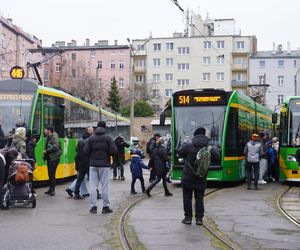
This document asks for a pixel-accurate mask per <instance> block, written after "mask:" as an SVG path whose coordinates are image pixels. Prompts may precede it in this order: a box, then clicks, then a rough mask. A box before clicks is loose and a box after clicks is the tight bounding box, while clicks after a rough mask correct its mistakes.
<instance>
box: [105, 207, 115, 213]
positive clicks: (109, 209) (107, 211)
mask: <svg viewBox="0 0 300 250" xmlns="http://www.w3.org/2000/svg"><path fill="white" fill-rule="evenodd" d="M112 212H113V210H112V209H111V208H110V207H103V208H102V213H103V214H109V213H112Z"/></svg>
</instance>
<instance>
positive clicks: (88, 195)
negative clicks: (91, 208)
mask: <svg viewBox="0 0 300 250" xmlns="http://www.w3.org/2000/svg"><path fill="white" fill-rule="evenodd" d="M82 197H84V198H86V197H90V194H89V193H86V194H83V195H82Z"/></svg>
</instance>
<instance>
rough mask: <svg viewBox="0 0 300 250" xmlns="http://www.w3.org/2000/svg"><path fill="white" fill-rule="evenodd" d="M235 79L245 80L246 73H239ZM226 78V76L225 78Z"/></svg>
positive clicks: (238, 80)
mask: <svg viewBox="0 0 300 250" xmlns="http://www.w3.org/2000/svg"><path fill="white" fill-rule="evenodd" d="M235 79H236V81H237V82H240V81H244V74H243V73H237V74H236V76H235ZM223 80H224V78H223Z"/></svg>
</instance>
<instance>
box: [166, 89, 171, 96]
mask: <svg viewBox="0 0 300 250" xmlns="http://www.w3.org/2000/svg"><path fill="white" fill-rule="evenodd" d="M165 92H166V97H170V96H172V95H173V89H165Z"/></svg>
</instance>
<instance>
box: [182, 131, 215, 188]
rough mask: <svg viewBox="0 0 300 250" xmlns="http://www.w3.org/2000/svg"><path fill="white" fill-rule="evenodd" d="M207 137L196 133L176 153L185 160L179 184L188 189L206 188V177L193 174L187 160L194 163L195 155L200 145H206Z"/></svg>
mask: <svg viewBox="0 0 300 250" xmlns="http://www.w3.org/2000/svg"><path fill="white" fill-rule="evenodd" d="M208 142H209V139H208V137H207V136H205V135H202V134H199V135H196V136H195V137H194V138H193V139H192V142H190V143H185V144H183V145H182V146H181V147H180V148H179V149H178V150H177V153H178V155H179V156H180V157H183V158H184V160H185V163H184V168H183V171H182V177H181V185H182V186H183V187H185V188H189V189H205V188H206V179H205V178H201V177H198V176H195V175H194V174H193V172H192V170H191V168H190V167H189V165H188V163H187V161H189V163H190V164H191V165H193V164H194V162H195V160H196V155H197V153H198V151H199V149H200V148H201V147H207V145H208Z"/></svg>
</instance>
